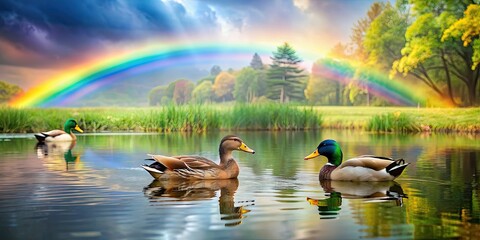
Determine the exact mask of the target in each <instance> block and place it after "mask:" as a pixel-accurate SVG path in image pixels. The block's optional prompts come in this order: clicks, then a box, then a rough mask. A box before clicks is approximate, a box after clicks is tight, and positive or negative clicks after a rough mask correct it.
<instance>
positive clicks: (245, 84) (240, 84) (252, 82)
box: [233, 67, 266, 102]
mask: <svg viewBox="0 0 480 240" xmlns="http://www.w3.org/2000/svg"><path fill="white" fill-rule="evenodd" d="M265 79H266V75H265V72H264V71H258V70H254V69H253V68H251V67H246V68H243V69H242V70H240V72H239V73H238V75H237V79H236V81H235V89H234V91H233V96H234V97H235V100H237V101H239V102H253V101H254V100H255V99H256V98H258V97H260V96H262V95H263V94H264V91H265V88H266V83H265Z"/></svg>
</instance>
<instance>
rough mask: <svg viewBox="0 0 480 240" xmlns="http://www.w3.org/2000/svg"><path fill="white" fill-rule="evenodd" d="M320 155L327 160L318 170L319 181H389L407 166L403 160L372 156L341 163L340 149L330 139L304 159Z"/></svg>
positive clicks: (341, 154)
mask: <svg viewBox="0 0 480 240" xmlns="http://www.w3.org/2000/svg"><path fill="white" fill-rule="evenodd" d="M320 155H322V156H325V157H326V158H327V159H328V162H327V163H326V164H325V166H323V167H322V169H321V170H320V173H319V178H320V180H328V179H330V180H342V181H390V180H394V179H395V178H397V177H398V176H400V174H402V172H403V170H404V169H405V168H406V167H407V166H408V164H409V163H405V160H403V159H397V160H394V159H393V158H388V157H379V156H373V155H362V156H358V157H355V158H351V159H348V160H346V161H345V162H343V163H342V160H343V152H342V149H341V148H340V145H339V144H338V143H337V142H336V141H335V140H332V139H327V140H324V141H322V142H321V143H320V144H319V145H318V147H317V149H316V150H315V151H314V152H313V153H312V154H310V155H308V156H306V157H305V160H309V159H312V158H315V157H318V156H320Z"/></svg>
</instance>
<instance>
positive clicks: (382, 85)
mask: <svg viewBox="0 0 480 240" xmlns="http://www.w3.org/2000/svg"><path fill="white" fill-rule="evenodd" d="M312 74H313V76H314V77H318V78H323V79H326V80H330V81H336V82H339V83H340V84H342V85H347V84H350V83H352V82H353V83H356V84H357V85H358V86H360V87H361V88H362V89H368V91H369V93H370V94H373V95H375V96H377V97H380V98H382V99H384V100H386V101H388V102H390V103H393V104H395V105H401V106H417V105H421V106H425V104H426V103H427V99H426V98H425V97H424V96H422V95H421V93H420V92H419V91H417V90H418V86H417V87H416V88H414V87H412V86H409V85H408V84H405V83H401V82H399V81H398V80H395V79H390V78H389V77H388V76H386V75H385V74H382V73H379V72H377V71H374V70H372V69H366V68H360V69H358V68H356V67H355V66H354V65H353V64H350V63H348V62H346V61H338V60H335V59H328V58H325V59H321V60H319V61H317V62H316V63H315V64H314V65H313V66H312Z"/></svg>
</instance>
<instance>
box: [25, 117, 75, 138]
mask: <svg viewBox="0 0 480 240" xmlns="http://www.w3.org/2000/svg"><path fill="white" fill-rule="evenodd" d="M73 130H76V131H78V132H80V133H83V130H82V129H81V128H80V127H79V126H78V124H77V121H75V120H74V119H73V118H69V119H67V121H66V122H65V124H64V125H63V131H62V130H58V129H57V130H51V131H48V132H41V133H35V134H34V135H35V138H37V140H38V142H61V141H75V140H77V136H75V134H73Z"/></svg>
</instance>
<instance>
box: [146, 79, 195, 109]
mask: <svg viewBox="0 0 480 240" xmlns="http://www.w3.org/2000/svg"><path fill="white" fill-rule="evenodd" d="M194 87H195V84H193V82H191V81H189V80H185V79H178V80H176V81H173V82H171V83H169V84H168V86H157V87H155V88H153V89H152V90H151V91H150V93H149V102H150V105H151V106H154V105H158V104H168V103H171V102H173V103H175V104H185V103H188V102H189V101H190V99H191V97H192V91H193V88H194Z"/></svg>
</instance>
